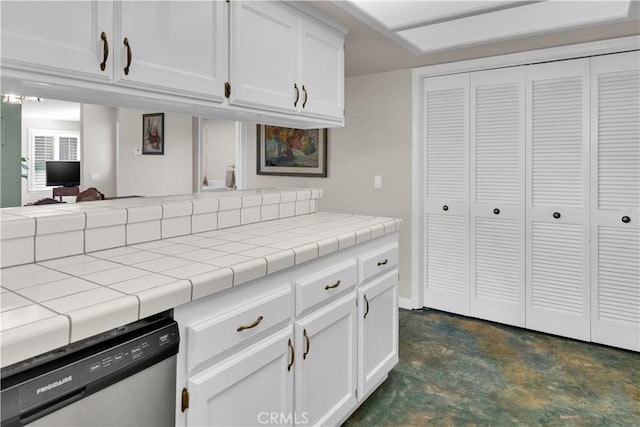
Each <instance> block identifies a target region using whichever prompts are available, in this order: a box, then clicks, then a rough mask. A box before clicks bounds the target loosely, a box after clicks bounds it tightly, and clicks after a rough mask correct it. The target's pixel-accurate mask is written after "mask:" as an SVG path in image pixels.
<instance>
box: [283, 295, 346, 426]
mask: <svg viewBox="0 0 640 427" xmlns="http://www.w3.org/2000/svg"><path fill="white" fill-rule="evenodd" d="M295 338H296V339H295V343H296V346H295V348H296V350H297V354H296V358H297V360H296V362H295V364H294V366H295V371H296V375H295V377H296V378H295V408H296V414H298V415H299V416H302V417H303V418H304V419H306V420H307V423H306V424H307V425H337V424H339V423H340V422H342V421H344V419H345V418H346V416H347V415H348V414H349V413H350V411H351V410H352V409H353V408H354V407H355V406H356V394H355V393H356V375H357V372H356V345H357V342H356V341H357V340H356V296H355V294H354V293H350V294H349V295H347V296H345V297H343V298H341V299H339V300H338V301H335V302H333V303H331V304H329V305H327V306H325V307H324V308H321V309H319V310H317V311H315V312H314V313H312V314H310V315H308V316H306V317H303V318H302V319H300V320H298V321H296V325H295Z"/></svg>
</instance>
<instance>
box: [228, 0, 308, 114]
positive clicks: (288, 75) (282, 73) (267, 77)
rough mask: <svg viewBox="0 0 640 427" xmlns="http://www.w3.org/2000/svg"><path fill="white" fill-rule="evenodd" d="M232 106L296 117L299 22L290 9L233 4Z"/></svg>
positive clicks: (299, 94)
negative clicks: (260, 109)
mask: <svg viewBox="0 0 640 427" xmlns="http://www.w3.org/2000/svg"><path fill="white" fill-rule="evenodd" d="M230 13H231V16H230V26H231V28H230V55H229V80H230V83H231V96H230V98H229V103H230V104H233V105H243V106H248V107H255V108H265V109H269V110H272V111H280V112H295V111H296V109H297V105H298V104H299V103H301V102H302V97H303V93H302V88H301V87H300V86H299V84H298V83H297V82H298V74H299V70H298V63H299V57H298V49H299V46H298V19H299V18H298V16H297V14H295V13H294V12H293V11H292V10H290V9H289V7H288V6H287V5H285V4H281V3H277V2H267V1H264V2H263V1H255V2H243V1H233V2H231V8H230Z"/></svg>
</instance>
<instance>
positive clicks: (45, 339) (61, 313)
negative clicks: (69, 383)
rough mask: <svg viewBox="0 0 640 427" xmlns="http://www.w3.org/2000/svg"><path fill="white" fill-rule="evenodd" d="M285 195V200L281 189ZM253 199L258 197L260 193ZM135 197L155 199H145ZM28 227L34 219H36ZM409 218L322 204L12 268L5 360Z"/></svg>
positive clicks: (4, 285)
mask: <svg viewBox="0 0 640 427" xmlns="http://www.w3.org/2000/svg"><path fill="white" fill-rule="evenodd" d="M224 194H226V193H224ZM273 194H276V193H273ZM277 194H278V196H279V201H280V202H282V197H283V196H282V193H277ZM274 197H276V196H275V195H274ZM284 197H289V196H287V195H285V196H284ZM165 200H166V199H165ZM179 200H180V198H179V197H176V198H175V201H176V202H179ZM203 200H207V199H206V198H203ZM293 200H295V198H294V199H293ZM246 201H247V204H251V203H253V200H252V199H251V198H247V200H246ZM229 202H230V203H231V202H232V200H231V199H230V200H229ZM129 203H132V202H129ZM220 204H221V205H222V204H223V203H222V198H220ZM263 204H265V203H264V199H263ZM136 205H137V206H141V207H142V206H143V205H153V203H151V202H150V201H149V200H146V201H145V202H142V201H141V200H138V201H136ZM195 205H196V204H194V206H195ZM179 209H180V208H179V204H176V211H177V212H179ZM218 209H220V210H221V209H222V207H221V206H218ZM230 209H236V207H231V208H230ZM72 210H73V209H72ZM69 218H73V214H71V215H70V216H69ZM129 220H131V218H129ZM21 226H24V227H27V228H28V227H29V223H28V221H27V222H25V224H24V225H22V224H21ZM400 226H401V220H399V219H391V218H379V217H370V216H360V215H348V214H336V213H325V212H320V213H312V214H308V215H302V216H295V217H288V218H280V219H273V220H269V221H264V222H256V223H251V224H247V225H239V226H233V227H230V228H225V229H219V230H214V231H206V232H201V233H194V234H187V235H182V236H179V237H171V238H164V239H161V240H154V241H148V242H144V243H138V244H131V245H128V246H120V247H115V248H112V249H107V250H100V251H94V252H86V253H82V254H79V255H73V256H65V257H62V258H56V259H50V260H45V261H39V262H35V263H28V264H24V265H18V266H14V267H7V268H3V269H2V270H0V291H1V292H2V293H1V295H0V301H1V313H0V315H1V323H0V340H1V350H2V366H3V367H4V366H8V365H11V364H13V363H16V362H19V361H21V360H24V359H27V358H29V357H32V356H35V355H38V354H40V353H43V352H45V351H49V350H52V349H55V348H58V347H61V346H64V345H66V344H68V343H70V342H75V341H78V340H81V339H83V338H86V337H89V336H91V335H95V334H97V333H100V332H104V331H106V330H109V329H112V328H115V327H118V326H121V325H124V324H127V323H130V322H133V321H135V320H138V319H141V318H144V317H147V316H150V315H152V314H155V313H158V312H161V311H164V310H167V309H170V308H173V307H177V306H179V305H182V304H185V303H188V302H189V301H192V300H196V299H198V298H202V297H205V296H207V295H211V294H213V293H216V292H220V291H222V290H224V289H227V288H230V287H232V286H238V285H241V284H243V283H246V282H249V281H251V280H254V279H258V278H260V277H263V276H265V275H268V274H271V273H274V272H277V271H280V270H283V269H285V268H289V267H292V266H294V265H298V264H301V263H304V262H307V261H310V260H312V259H315V258H317V257H320V256H323V255H326V254H329V253H332V252H335V251H338V250H340V249H344V248H346V247H349V246H352V245H355V244H357V243H362V242H364V241H367V240H370V239H373V238H376V237H380V236H383V235H385V234H389V233H393V232H396V231H398V230H399V229H400ZM27 231H28V230H27Z"/></svg>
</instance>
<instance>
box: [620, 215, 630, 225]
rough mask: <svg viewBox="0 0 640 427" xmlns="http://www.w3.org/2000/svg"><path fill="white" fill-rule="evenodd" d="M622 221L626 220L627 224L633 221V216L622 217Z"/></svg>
mask: <svg viewBox="0 0 640 427" xmlns="http://www.w3.org/2000/svg"><path fill="white" fill-rule="evenodd" d="M622 222H624V223H625V224H629V223H630V222H631V218H629V217H628V216H626V215H625V216H623V217H622Z"/></svg>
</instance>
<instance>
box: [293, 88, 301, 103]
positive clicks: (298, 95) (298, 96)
mask: <svg viewBox="0 0 640 427" xmlns="http://www.w3.org/2000/svg"><path fill="white" fill-rule="evenodd" d="M293 88H294V89H295V90H296V100H295V101H293V106H294V107H297V106H298V100H300V89H298V84H297V83H294V84H293Z"/></svg>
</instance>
